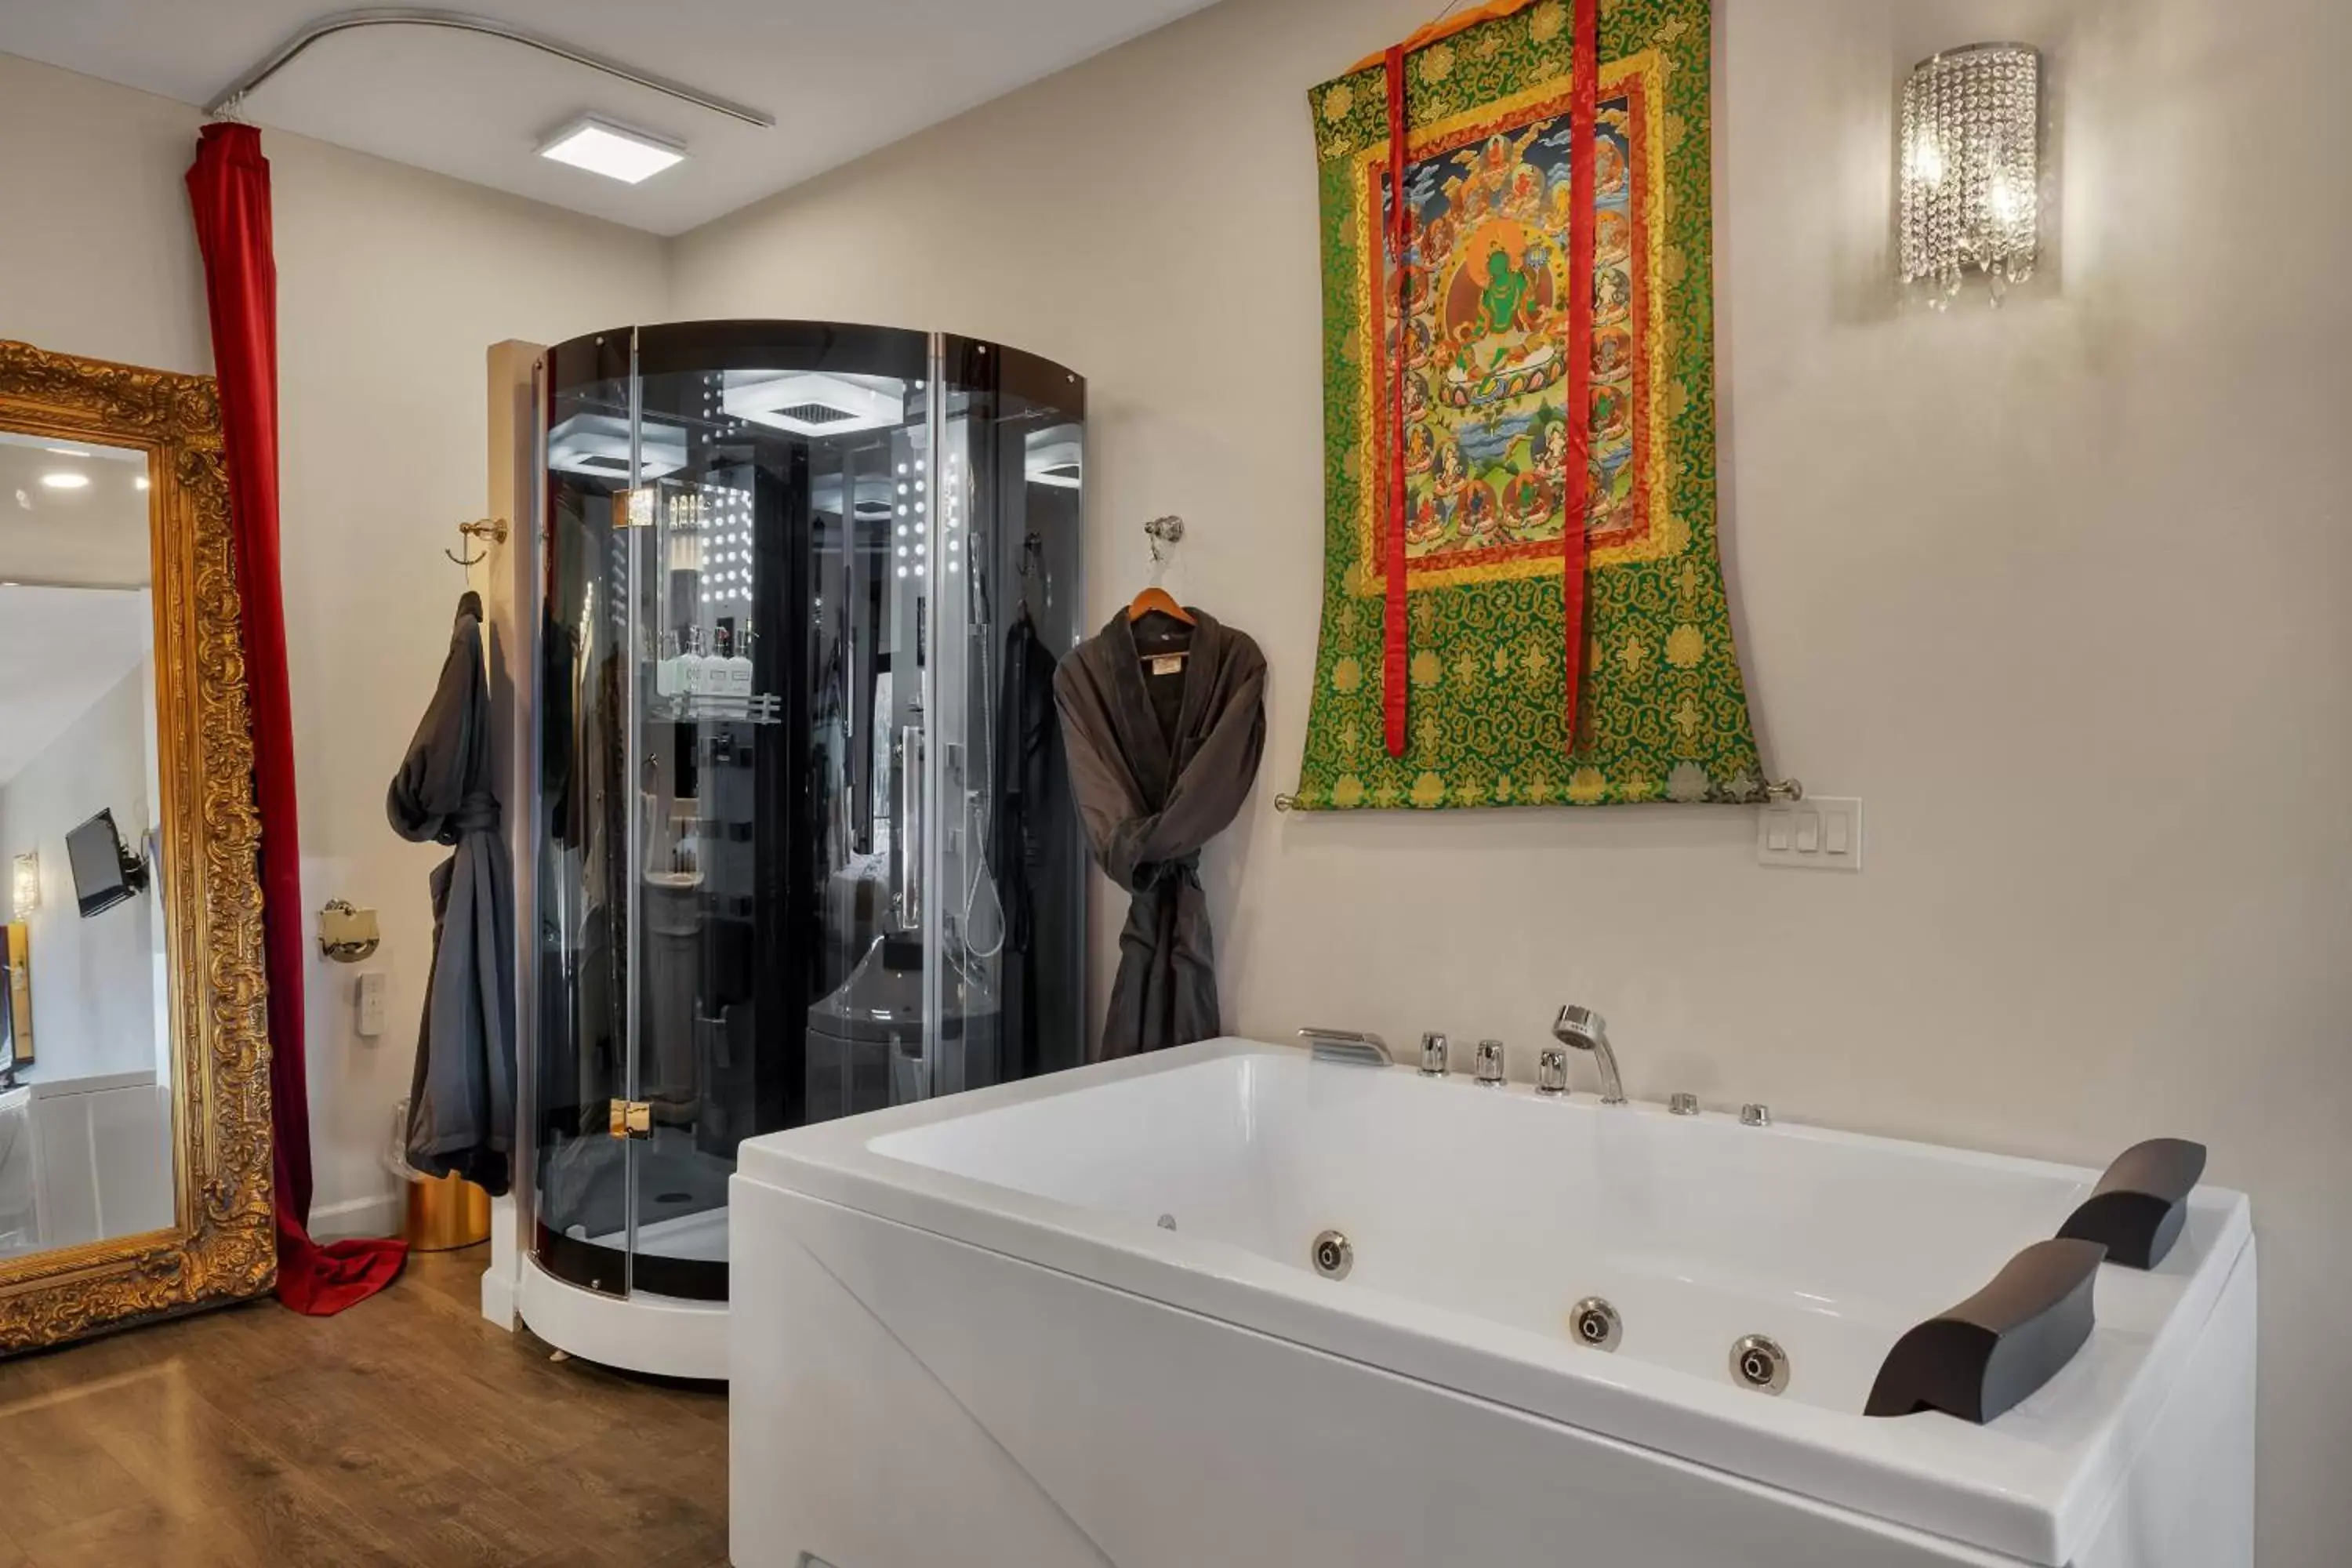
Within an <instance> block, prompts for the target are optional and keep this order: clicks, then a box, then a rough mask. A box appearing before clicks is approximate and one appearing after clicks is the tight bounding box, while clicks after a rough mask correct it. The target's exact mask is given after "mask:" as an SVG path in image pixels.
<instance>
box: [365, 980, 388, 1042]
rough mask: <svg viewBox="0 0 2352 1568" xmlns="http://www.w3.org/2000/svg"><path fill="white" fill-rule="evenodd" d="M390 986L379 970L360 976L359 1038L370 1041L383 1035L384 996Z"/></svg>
mask: <svg viewBox="0 0 2352 1568" xmlns="http://www.w3.org/2000/svg"><path fill="white" fill-rule="evenodd" d="M390 989H391V986H390V984H389V983H388V981H387V979H386V977H385V975H384V973H383V970H381V969H372V970H370V971H368V972H367V973H365V974H362V975H361V976H360V984H359V993H360V1037H361V1038H362V1039H367V1040H372V1039H374V1038H375V1037H377V1036H378V1035H381V1034H383V1026H384V1011H385V1000H384V994H385V992H387V991H388V990H390Z"/></svg>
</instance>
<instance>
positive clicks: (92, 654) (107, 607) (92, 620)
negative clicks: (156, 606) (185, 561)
mask: <svg viewBox="0 0 2352 1568" xmlns="http://www.w3.org/2000/svg"><path fill="white" fill-rule="evenodd" d="M154 640H155V634H154V621H153V612H152V610H151V609H150V608H149V607H148V598H147V595H146V593H145V592H144V591H143V590H132V591H130V592H123V591H121V590H118V589H106V588H0V784H6V783H7V782H8V781H9V780H10V779H13V778H15V777H16V774H17V773H18V772H19V771H20V770H21V769H22V768H23V767H24V765H25V764H26V763H29V762H31V761H32V760H33V759H34V758H35V757H37V756H39V755H40V754H41V752H42V751H43V749H44V748H46V747H47V745H48V743H49V742H52V741H54V740H56V739H57V738H58V736H59V735H62V734H64V733H65V732H66V731H67V730H68V729H69V728H70V727H71V726H72V724H73V721H75V720H77V719H79V718H80V717H81V716H82V715H83V714H84V713H87V712H89V710H90V707H91V705H92V704H94V703H95V702H97V700H99V699H100V698H101V697H103V696H105V695H106V694H107V693H108V692H109V691H111V690H113V689H114V688H115V685H116V684H117V683H118V682H119V681H121V679H122V678H123V677H124V676H126V675H128V674H130V673H131V671H132V670H133V669H135V668H138V667H139V661H140V660H141V659H142V658H146V657H147V649H148V647H149V646H150V645H151V644H152V643H153V641H154Z"/></svg>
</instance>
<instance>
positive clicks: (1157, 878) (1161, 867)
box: [1135, 849, 1201, 893]
mask: <svg viewBox="0 0 2352 1568" xmlns="http://www.w3.org/2000/svg"><path fill="white" fill-rule="evenodd" d="M1185 882H1190V883H1191V884H1192V886H1194V887H1196V888H1197V887H1199V886H1200V885H1201V852H1200V851H1199V850H1198V849H1195V850H1193V851H1192V853H1191V854H1189V855H1177V856H1171V858H1168V859H1165V860H1147V861H1145V862H1144V863H1143V864H1141V865H1140V866H1138V867H1137V868H1135V891H1137V892H1139V893H1143V892H1150V891H1151V890H1152V889H1157V888H1165V887H1169V886H1171V885H1178V884H1181V883H1185Z"/></svg>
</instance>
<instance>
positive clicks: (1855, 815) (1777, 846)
mask: <svg viewBox="0 0 2352 1568" xmlns="http://www.w3.org/2000/svg"><path fill="white" fill-rule="evenodd" d="M1756 863H1757V864H1758V865H1759V866H1803V867H1810V868H1813V869H1815V870H1820V871H1859V870H1861V869H1862V802H1861V801H1859V800H1856V799H1854V798H1853V797H1852V796H1850V795H1807V796H1806V797H1805V798H1804V799H1802V800H1791V801H1776V802H1774V803H1773V804H1772V805H1768V806H1766V807H1764V808H1763V810H1761V811H1760V812H1759V813H1757V820H1756Z"/></svg>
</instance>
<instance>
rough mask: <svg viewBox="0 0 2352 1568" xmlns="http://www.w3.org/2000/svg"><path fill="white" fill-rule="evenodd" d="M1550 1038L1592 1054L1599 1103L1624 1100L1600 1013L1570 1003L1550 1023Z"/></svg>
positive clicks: (1605, 1026)
mask: <svg viewBox="0 0 2352 1568" xmlns="http://www.w3.org/2000/svg"><path fill="white" fill-rule="evenodd" d="M1551 1037H1552V1038H1553V1039H1555V1040H1558V1041H1559V1043H1560V1044H1561V1045H1563V1046H1574V1047H1576V1048H1577V1049H1578V1050H1580V1051H1591V1053H1592V1059H1593V1061H1594V1063H1595V1064H1596V1065H1597V1066H1598V1067H1599V1068H1601V1104H1603V1105H1622V1104H1624V1103H1625V1086H1624V1084H1623V1083H1622V1082H1621V1081H1620V1080H1619V1079H1618V1077H1617V1053H1616V1052H1614V1051H1612V1050H1611V1049H1610V1048H1609V1026H1608V1024H1607V1023H1606V1022H1604V1021H1603V1020H1602V1018H1601V1015H1600V1014H1598V1013H1596V1012H1594V1011H1593V1010H1592V1009H1591V1008H1590V1007H1579V1006H1576V1005H1574V1004H1570V1005H1568V1006H1566V1007H1562V1008H1561V1009H1560V1010H1559V1017H1558V1018H1557V1019H1555V1020H1553V1022H1552V1026H1551Z"/></svg>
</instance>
